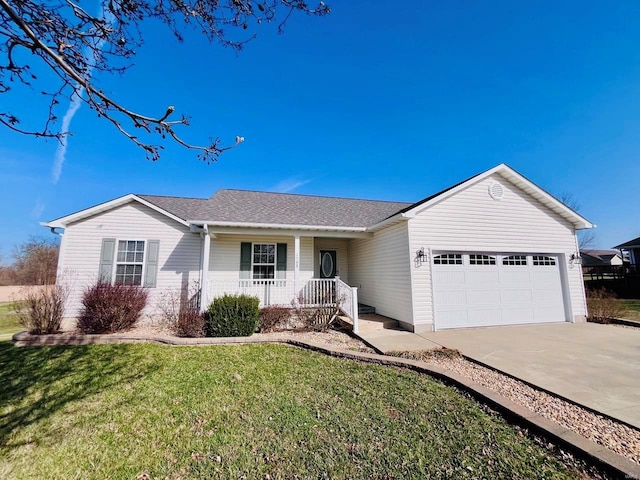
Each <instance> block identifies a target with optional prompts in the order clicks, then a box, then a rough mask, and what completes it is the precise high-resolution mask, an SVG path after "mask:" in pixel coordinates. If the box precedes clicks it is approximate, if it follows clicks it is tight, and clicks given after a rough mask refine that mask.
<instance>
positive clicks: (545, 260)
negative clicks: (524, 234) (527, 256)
mask: <svg viewBox="0 0 640 480" xmlns="http://www.w3.org/2000/svg"><path fill="white" fill-rule="evenodd" d="M536 258H537V260H536ZM557 265H558V257H556V256H555V255H532V256H531V266H532V267H555V266H557Z"/></svg>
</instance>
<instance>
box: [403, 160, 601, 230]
mask: <svg viewBox="0 0 640 480" xmlns="http://www.w3.org/2000/svg"><path fill="white" fill-rule="evenodd" d="M494 173H498V174H500V175H502V176H503V177H504V179H505V180H507V181H510V182H512V183H513V184H514V185H516V186H517V187H519V188H521V189H523V190H525V191H526V190H527V189H530V190H532V191H533V193H531V192H527V194H528V195H531V196H532V197H534V198H536V199H537V200H538V201H540V202H541V203H542V204H544V205H546V206H547V207H549V208H551V210H554V211H555V212H556V213H558V214H560V215H561V216H563V217H564V218H566V219H567V220H569V221H570V222H571V223H572V224H573V226H574V227H575V228H576V229H577V230H581V229H585V228H594V227H595V225H594V224H593V223H591V222H590V221H589V220H587V219H586V218H584V217H583V216H582V215H579V214H578V213H576V212H574V211H573V210H572V209H570V208H569V207H567V206H566V205H565V204H564V203H562V202H561V201H560V200H558V199H556V198H555V197H554V196H553V195H550V194H549V193H547V192H545V191H544V190H543V189H542V188H540V187H538V186H537V185H536V184H535V183H533V182H532V181H531V180H529V179H527V178H525V177H523V176H522V175H520V174H519V173H518V172H516V171H515V170H513V169H512V168H511V167H509V166H508V165H506V164H504V163H501V164H500V165H498V166H496V167H493V168H491V169H489V170H487V171H486V172H484V173H481V174H480V175H476V176H475V177H473V178H470V179H469V180H467V181H466V182H464V183H461V184H460V185H458V186H457V187H455V188H452V189H450V190H447V191H446V192H444V193H442V194H441V195H438V196H437V197H435V198H432V199H431V200H429V201H428V202H424V203H422V204H420V205H417V206H416V207H414V208H412V209H411V210H407V212H405V214H406V215H408V216H410V217H414V216H415V215H417V214H418V213H420V212H422V211H423V210H425V209H427V208H429V207H430V206H432V205H434V204H436V203H439V202H441V201H442V200H444V199H446V198H449V197H451V196H453V195H455V194H456V193H458V192H460V191H461V190H464V189H465V188H468V187H469V186H470V185H473V184H474V183H477V182H480V181H482V180H484V179H485V178H487V177H489V176H491V175H493V174H494Z"/></svg>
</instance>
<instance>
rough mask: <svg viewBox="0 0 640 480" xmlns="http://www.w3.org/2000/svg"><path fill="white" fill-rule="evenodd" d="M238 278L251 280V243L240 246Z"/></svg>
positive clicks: (243, 243)
mask: <svg viewBox="0 0 640 480" xmlns="http://www.w3.org/2000/svg"><path fill="white" fill-rule="evenodd" d="M240 278H251V242H242V243H241V244H240Z"/></svg>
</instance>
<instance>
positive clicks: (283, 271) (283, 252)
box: [276, 243, 287, 278]
mask: <svg viewBox="0 0 640 480" xmlns="http://www.w3.org/2000/svg"><path fill="white" fill-rule="evenodd" d="M276 278H287V244H286V243H279V244H278V246H277V253H276Z"/></svg>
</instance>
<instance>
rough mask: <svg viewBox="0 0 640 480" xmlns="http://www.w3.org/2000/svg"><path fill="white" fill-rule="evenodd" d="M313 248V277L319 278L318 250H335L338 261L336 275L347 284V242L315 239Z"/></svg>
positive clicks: (336, 239)
mask: <svg viewBox="0 0 640 480" xmlns="http://www.w3.org/2000/svg"><path fill="white" fill-rule="evenodd" d="M314 243H315V248H314V254H313V259H314V260H313V263H314V275H315V277H316V278H320V250H335V251H336V257H337V261H338V268H337V272H336V275H338V276H339V277H340V279H341V280H342V281H343V282H345V283H347V284H348V283H349V262H348V258H349V256H348V251H349V248H348V241H347V240H346V239H344V238H324V237H317V238H316V239H315V242H314Z"/></svg>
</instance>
